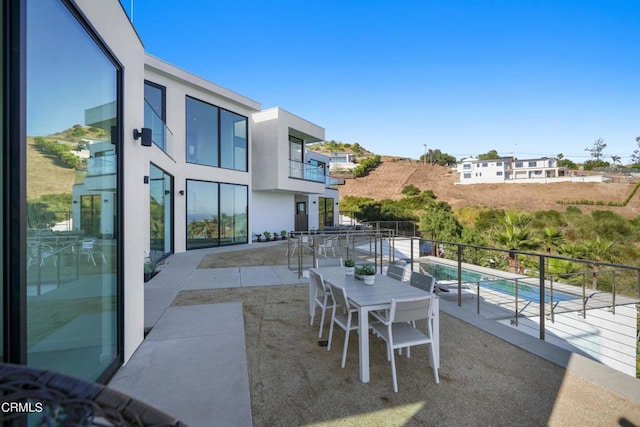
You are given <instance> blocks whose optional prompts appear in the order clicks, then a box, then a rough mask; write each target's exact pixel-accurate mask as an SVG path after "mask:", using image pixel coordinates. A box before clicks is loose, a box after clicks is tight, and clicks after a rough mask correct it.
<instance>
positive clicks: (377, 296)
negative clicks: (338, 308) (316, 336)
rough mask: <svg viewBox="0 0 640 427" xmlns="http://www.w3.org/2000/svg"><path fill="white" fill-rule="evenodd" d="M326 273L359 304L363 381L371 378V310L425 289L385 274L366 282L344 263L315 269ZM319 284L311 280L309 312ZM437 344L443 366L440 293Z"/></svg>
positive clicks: (437, 359) (434, 320) (435, 328)
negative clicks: (347, 269) (346, 271)
mask: <svg viewBox="0 0 640 427" xmlns="http://www.w3.org/2000/svg"><path fill="white" fill-rule="evenodd" d="M313 270H314V271H316V272H318V273H320V274H322V276H323V278H324V280H325V282H329V283H332V284H334V285H335V286H340V287H343V288H345V289H346V290H347V296H348V298H349V301H350V302H351V303H352V304H353V305H354V306H355V307H357V308H358V317H359V325H358V341H359V349H360V351H359V362H360V381H362V382H363V383H367V382H369V376H370V374H369V312H370V311H374V310H384V309H389V308H391V300H392V299H394V298H395V299H400V298H413V297H421V296H424V294H425V291H423V290H422V289H418V288H414V287H413V286H410V285H408V284H406V283H401V282H398V281H397V280H395V279H392V278H390V277H387V276H385V275H382V274H379V273H378V274H376V279H375V284H374V285H373V286H369V285H365V284H364V282H363V281H362V280H358V279H356V278H355V277H354V276H347V275H345V270H344V267H320V268H315V269H313ZM315 292H316V288H315V284H314V283H313V281H312V280H309V315H310V316H311V315H312V314H313V312H314V310H315V303H314V296H315ZM431 321H432V324H433V346H434V353H435V356H436V357H435V361H434V363H435V364H436V367H438V368H439V367H440V302H439V299H438V297H437V296H434V300H433V316H432V318H431Z"/></svg>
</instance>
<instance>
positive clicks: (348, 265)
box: [344, 258, 356, 276]
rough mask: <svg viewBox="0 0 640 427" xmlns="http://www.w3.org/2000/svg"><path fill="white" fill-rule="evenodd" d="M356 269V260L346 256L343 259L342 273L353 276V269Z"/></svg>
mask: <svg viewBox="0 0 640 427" xmlns="http://www.w3.org/2000/svg"><path fill="white" fill-rule="evenodd" d="M355 269H356V262H355V261H354V260H352V259H351V258H347V259H345V260H344V274H346V275H347V276H353V274H354V271H355Z"/></svg>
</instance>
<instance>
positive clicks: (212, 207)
mask: <svg viewBox="0 0 640 427" xmlns="http://www.w3.org/2000/svg"><path fill="white" fill-rule="evenodd" d="M219 222H220V221H219V218H218V184H217V183H214V182H205V181H192V180H187V249H196V248H204V247H209V246H217V245H218V243H219V239H218V224H219Z"/></svg>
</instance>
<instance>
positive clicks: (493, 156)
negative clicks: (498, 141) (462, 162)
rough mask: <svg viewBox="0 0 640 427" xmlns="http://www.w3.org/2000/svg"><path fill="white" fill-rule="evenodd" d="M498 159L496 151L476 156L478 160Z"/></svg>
mask: <svg viewBox="0 0 640 427" xmlns="http://www.w3.org/2000/svg"><path fill="white" fill-rule="evenodd" d="M499 158H500V155H499V154H498V152H497V151H496V150H489V151H487V152H486V153H484V154H480V155H479V156H478V160H494V159H499Z"/></svg>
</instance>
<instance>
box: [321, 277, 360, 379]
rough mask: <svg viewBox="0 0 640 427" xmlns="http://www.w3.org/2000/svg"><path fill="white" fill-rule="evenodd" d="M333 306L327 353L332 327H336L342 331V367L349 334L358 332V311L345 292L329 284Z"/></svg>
mask: <svg viewBox="0 0 640 427" xmlns="http://www.w3.org/2000/svg"><path fill="white" fill-rule="evenodd" d="M329 287H330V289H331V295H332V296H333V300H334V304H333V310H332V312H331V327H330V328H329V344H328V345H327V351H329V350H331V340H332V339H333V325H338V326H340V327H341V328H342V329H343V330H344V345H343V348H342V364H341V365H340V366H342V367H343V368H344V366H345V364H346V363H347V348H348V347H349V332H351V331H356V330H358V309H357V308H356V307H353V306H352V305H351V304H349V300H348V299H347V291H346V290H345V289H344V288H340V287H338V286H335V285H334V284H332V283H329Z"/></svg>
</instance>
